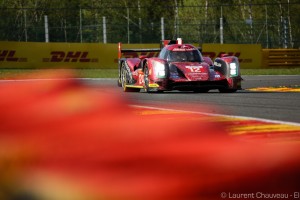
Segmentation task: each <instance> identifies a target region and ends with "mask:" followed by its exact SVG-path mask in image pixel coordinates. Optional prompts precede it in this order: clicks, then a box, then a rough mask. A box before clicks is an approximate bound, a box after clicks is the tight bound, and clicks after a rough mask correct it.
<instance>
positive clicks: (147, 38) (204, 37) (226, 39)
mask: <svg viewBox="0 0 300 200" xmlns="http://www.w3.org/2000/svg"><path fill="white" fill-rule="evenodd" d="M201 2H202V3H201ZM203 2H207V1H199V2H196V1H195V3H194V4H193V5H191V6H186V4H178V5H177V6H167V5H165V6H164V7H162V8H160V11H157V12H156V13H155V14H153V13H152V14H151V12H150V11H149V7H147V6H144V7H143V6H138V5H131V6H127V7H126V6H122V5H121V6H115V7H114V6H111V7H107V6H96V7H82V8H64V7H63V8H61V7H60V8H47V7H44V8H41V7H13V8H12V7H11V8H9V7H0V11H1V12H0V41H23V42H45V41H46V42H77V43H117V42H123V43H141V44H142V43H158V42H159V41H160V40H162V39H175V38H177V37H181V38H183V40H184V42H188V43H197V44H199V45H202V44H204V43H219V44H220V43H221V44H222V43H224V44H261V45H262V47H263V48H299V46H300V39H299V38H300V37H299V35H300V28H299V23H298V22H297V20H298V18H297V17H291V16H298V15H299V14H298V13H299V5H300V3H299V2H298V3H292V2H291V3H282V2H281V3H278V2H277V3H265V4H229V3H224V4H219V5H217V4H212V5H210V4H204V3H203ZM249 2H251V1H249ZM287 2H289V1H287Z"/></svg>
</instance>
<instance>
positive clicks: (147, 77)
mask: <svg viewBox="0 0 300 200" xmlns="http://www.w3.org/2000/svg"><path fill="white" fill-rule="evenodd" d="M144 82H145V91H146V92H150V87H149V69H148V65H147V63H146V64H145V67H144Z"/></svg>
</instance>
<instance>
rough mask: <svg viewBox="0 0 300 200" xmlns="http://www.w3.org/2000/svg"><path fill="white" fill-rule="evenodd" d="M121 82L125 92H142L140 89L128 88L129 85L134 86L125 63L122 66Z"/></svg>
mask: <svg viewBox="0 0 300 200" xmlns="http://www.w3.org/2000/svg"><path fill="white" fill-rule="evenodd" d="M120 82H121V85H122V88H123V90H124V92H139V91H140V89H139V88H131V87H127V85H129V84H132V77H131V74H130V72H129V71H128V69H127V67H126V65H125V62H123V63H122V65H121V80H120Z"/></svg>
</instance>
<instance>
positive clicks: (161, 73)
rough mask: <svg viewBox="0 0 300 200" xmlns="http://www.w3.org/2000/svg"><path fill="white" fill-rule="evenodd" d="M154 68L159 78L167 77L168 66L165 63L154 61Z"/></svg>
mask: <svg viewBox="0 0 300 200" xmlns="http://www.w3.org/2000/svg"><path fill="white" fill-rule="evenodd" d="M154 70H155V75H156V77H157V78H165V77H166V68H165V64H163V63H160V62H154Z"/></svg>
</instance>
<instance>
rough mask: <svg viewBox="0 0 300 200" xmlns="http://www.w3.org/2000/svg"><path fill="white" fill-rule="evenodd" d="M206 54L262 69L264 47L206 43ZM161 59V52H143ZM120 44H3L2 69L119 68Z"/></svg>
mask: <svg viewBox="0 0 300 200" xmlns="http://www.w3.org/2000/svg"><path fill="white" fill-rule="evenodd" d="M194 46H196V47H198V46H199V45H198V44H194ZM159 47H160V44H159V43H157V44H122V48H124V49H143V48H147V49H150V48H159ZM201 47H202V54H203V55H204V56H209V57H211V58H212V59H215V58H216V57H219V56H220V55H221V54H228V55H233V56H236V57H238V58H239V61H240V65H241V68H260V67H261V63H262V61H261V46H260V45H257V44H203V45H201ZM139 55H140V54H139V53H137V52H124V53H123V54H122V55H121V56H122V57H127V58H128V57H138V56H139ZM143 55H145V56H149V57H151V56H157V55H158V53H157V52H143ZM117 66H118V44H102V43H56V42H50V43H43V42H0V68H2V69H41V68H45V69H52V68H78V69H116V68H117Z"/></svg>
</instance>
